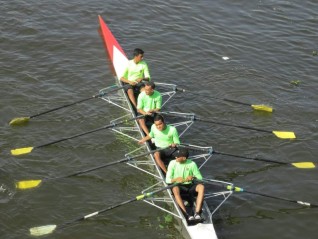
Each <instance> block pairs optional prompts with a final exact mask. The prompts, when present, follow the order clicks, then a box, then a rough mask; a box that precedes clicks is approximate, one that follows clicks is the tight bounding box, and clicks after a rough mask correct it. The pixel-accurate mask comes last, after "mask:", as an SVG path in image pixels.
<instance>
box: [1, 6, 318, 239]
mask: <svg viewBox="0 0 318 239" xmlns="http://www.w3.org/2000/svg"><path fill="white" fill-rule="evenodd" d="M0 3H1V15H0V20H1V25H0V29H1V38H0V42H1V53H0V56H1V57H0V64H1V68H0V76H1V77H0V83H1V87H0V95H1V100H0V109H1V111H0V112H1V114H0V115H1V117H0V125H1V130H0V135H1V140H0V152H1V157H0V167H1V168H0V238H5V239H11V238H12V239H13V238H29V236H28V229H29V228H30V227H34V226H39V225H45V224H58V225H59V224H61V223H64V222H66V221H69V220H71V219H74V218H77V217H80V216H83V215H85V214H87V213H90V212H93V211H96V210H100V209H102V208H105V207H108V206H110V205H113V204H116V203H119V202H122V201H125V200H127V199H129V198H131V197H133V196H135V195H137V194H139V193H140V191H141V190H142V189H143V188H144V187H145V186H146V185H147V183H148V182H149V181H150V178H149V177H148V176H145V174H143V173H142V172H137V171H136V170H135V169H133V168H130V167H128V166H126V165H117V166H114V167H111V168H108V169H105V170H100V171H96V172H94V173H90V174H88V175H86V176H81V177H73V178H69V179H65V180H60V181H54V182H53V181H52V182H47V183H46V184H45V185H44V184H43V185H42V187H40V188H38V189H35V190H30V191H22V192H21V191H16V190H15V189H14V182H15V181H17V180H22V179H38V178H44V177H57V176H61V175H65V174H69V173H72V172H75V171H78V170H83V169H86V168H90V167H92V166H97V165H100V164H103V163H105V162H111V161H114V160H118V159H121V158H123V156H124V155H125V153H127V148H128V147H127V145H126V142H123V141H122V140H121V139H120V137H118V136H116V135H115V134H114V133H113V132H111V131H101V132H98V133H96V134H92V135H87V136H83V137H82V138H77V139H74V140H70V141H65V142H63V143H60V144H56V145H54V146H53V145H52V146H50V147H45V148H41V149H38V150H35V151H34V152H32V153H31V154H28V155H25V156H21V157H14V156H11V155H10V149H12V148H19V147H25V146H35V145H40V144H43V143H45V142H49V141H52V140H55V139H59V138H62V137H65V136H71V135H73V134H78V133H81V132H85V131H88V130H91V129H93V128H97V127H100V126H103V125H105V124H108V123H109V121H110V120H112V119H114V118H116V117H119V116H120V115H121V114H122V111H121V110H119V109H117V108H115V107H112V106H109V105H108V104H106V103H105V102H103V101H98V100H92V101H88V102H86V103H83V104H81V105H78V106H74V107H69V108H66V109H63V110H60V111H57V112H55V113H51V114H47V115H45V116H42V117H39V118H37V119H34V120H32V121H31V122H30V123H29V124H28V125H26V126H24V127H10V126H9V125H8V122H9V121H10V120H11V119H12V118H14V117H17V116H28V115H31V114H35V113H37V112H41V111H43V110H47V109H50V108H52V107H56V106H59V105H63V104H66V103H69V102H73V101H75V100H79V99H82V98H86V97H89V96H90V95H93V94H96V93H97V92H98V90H99V89H101V88H104V87H107V86H109V85H112V84H113V83H114V78H113V76H112V72H111V70H110V69H109V68H108V65H107V61H106V54H105V50H104V46H103V44H102V41H101V39H100V37H99V35H98V31H97V30H98V19H97V16H98V15H102V16H103V18H104V19H105V21H106V22H107V24H108V25H109V26H110V28H111V30H112V31H113V33H114V35H115V36H116V38H117V39H118V41H119V43H120V44H121V45H122V47H123V49H124V50H125V51H126V52H127V54H128V55H129V54H130V52H131V51H132V49H134V48H135V47H141V48H143V49H144V50H145V52H146V54H145V59H146V60H147V62H148V64H149V67H150V70H151V74H152V77H153V79H154V80H156V81H162V82H168V83H176V84H178V85H180V86H182V87H184V88H186V89H189V91H192V92H193V93H195V94H196V95H194V94H190V92H189V93H184V94H182V95H178V96H177V97H175V98H174V100H173V101H171V104H170V106H169V109H170V110H174V111H182V112H194V113H196V114H197V115H198V116H200V117H204V118H207V119H214V120H217V121H220V122H227V123H234V124H237V125H240V124H242V125H248V126H251V127H256V128H261V129H268V130H282V131H294V132H295V133H296V135H297V139H296V140H281V139H278V138H276V137H275V136H274V135H272V134H264V133H261V132H254V131H248V130H243V129H238V128H230V127H224V126H220V125H209V124H203V123H200V122H196V123H195V125H194V126H193V127H192V128H191V129H190V130H189V131H188V132H187V133H186V134H185V135H184V139H183V140H184V141H185V142H189V143H193V144H200V145H212V146H213V147H214V148H215V149H216V150H218V151H223V152H229V153H233V154H239V155H247V156H253V157H256V156H260V157H264V158H268V159H273V160H280V161H284V162H299V161H309V162H315V163H316V162H317V153H318V150H317V139H318V133H317V123H318V114H317V109H318V107H317V104H318V96H317V91H316V90H317V87H318V80H317V63H318V56H317V55H315V54H313V51H318V45H317V42H318V41H317V39H318V34H317V25H318V5H317V3H316V2H315V1H299V0H298V1H256V2H252V1H244V0H240V1H207V0H205V1H201V0H199V1H180V2H175V1H164V2H163V1H128V0H126V1H110V0H107V1H98V0H95V1H89V2H87V1H47V0H46V1H33V0H31V1H0ZM224 56H227V57H229V60H223V58H222V57H224ZM293 81H294V82H297V81H299V82H298V83H299V84H298V85H297V86H296V85H293V84H291V82H293ZM209 95H211V96H216V97H219V98H230V99H236V100H239V101H243V102H249V103H251V104H252V103H253V104H254V103H255V104H258V103H263V104H269V105H272V106H273V107H274V108H275V111H274V113H272V114H268V113H260V112H253V111H252V110H251V109H250V108H249V107H246V106H240V105H236V104H232V103H229V102H223V101H216V100H215V99H212V98H211V97H209ZM131 144H132V145H130V146H129V147H134V145H133V144H134V143H133V142H131ZM203 174H204V175H206V177H210V178H218V179H222V180H225V181H231V182H233V183H235V184H236V185H238V186H241V187H244V188H246V189H249V190H250V191H257V192H263V193H267V194H270V195H274V196H279V197H285V198H288V199H293V200H302V201H309V202H312V203H316V204H318V199H317V198H318V193H317V190H316V188H317V184H318V183H317V179H318V176H317V169H313V170H305V169H296V168H294V167H288V166H279V167H270V164H266V163H262V162H256V161H250V160H243V159H237V158H231V157H221V156H214V158H213V159H212V160H211V162H210V163H209V164H208V165H207V167H206V168H205V169H204V170H203ZM317 216H318V211H317V209H306V208H302V207H301V206H298V205H297V204H293V203H288V202H283V201H279V200H273V199H268V198H264V197H258V196H255V195H254V196H253V195H248V194H244V193H242V194H235V195H233V197H231V199H230V200H229V201H228V202H227V203H226V204H224V205H223V207H222V208H221V209H220V210H219V212H218V213H217V214H216V215H215V216H214V219H215V226H216V230H217V233H218V235H219V238H220V239H229V238H235V239H241V238H242V239H243V238H244V239H246V238H258V239H263V238H264V239H265V238H278V237H279V238H288V239H296V238H297V239H298V238H306V239H314V238H317V236H316V235H317V233H316V230H315V229H316V227H317ZM165 218H166V214H165V213H162V212H160V211H158V210H157V209H155V208H151V207H150V206H148V205H145V204H143V203H141V202H138V203H135V204H134V205H131V206H130V207H129V206H128V207H121V208H118V209H116V210H112V211H110V212H109V213H106V214H104V215H102V216H98V217H95V218H94V219H92V220H90V221H87V222H83V223H79V224H76V225H74V226H72V227H69V228H65V230H61V231H58V232H56V233H55V234H52V235H51V236H49V237H48V238H63V239H64V238H65V239H66V238H78V239H84V238H94V239H99V238H181V236H180V235H179V233H178V230H177V229H176V228H175V227H174V222H170V220H165Z"/></svg>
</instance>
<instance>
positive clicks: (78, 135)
mask: <svg viewBox="0 0 318 239" xmlns="http://www.w3.org/2000/svg"><path fill="white" fill-rule="evenodd" d="M141 117H144V116H143V115H140V116H137V117H134V118H131V119H128V120H122V121H120V122H118V123H112V124H109V125H105V126H103V127H100V128H97V129H93V130H90V131H87V132H84V133H80V134H76V135H73V136H70V137H65V138H62V139H58V140H55V141H53V142H50V143H46V144H42V145H39V146H35V147H34V148H41V147H44V146H48V145H52V144H56V143H59V142H62V141H65V140H69V139H74V138H77V137H80V136H83V135H86V134H91V133H94V132H97V131H100V130H103V129H108V128H112V127H115V126H117V125H120V124H123V123H126V122H128V121H132V120H135V119H138V118H141Z"/></svg>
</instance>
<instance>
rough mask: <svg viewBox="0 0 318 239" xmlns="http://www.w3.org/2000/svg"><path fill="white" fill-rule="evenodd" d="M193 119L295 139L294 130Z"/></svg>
mask: <svg viewBox="0 0 318 239" xmlns="http://www.w3.org/2000/svg"><path fill="white" fill-rule="evenodd" d="M160 114H167V115H172V116H173V115H174V112H160ZM175 117H185V118H189V116H181V115H175ZM192 119H193V120H197V121H201V122H205V123H212V124H219V125H224V126H230V127H236V128H241V129H248V130H254V131H259V132H264V133H270V134H272V133H273V134H274V135H275V136H276V137H278V138H281V139H295V138H296V135H295V133H294V132H289V131H276V130H273V131H270V130H265V129H258V128H253V127H249V126H242V125H234V124H228V123H223V122H217V121H213V120H206V119H201V118H199V117H196V116H194V115H193V116H192Z"/></svg>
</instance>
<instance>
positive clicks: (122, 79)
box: [120, 77, 137, 85]
mask: <svg viewBox="0 0 318 239" xmlns="http://www.w3.org/2000/svg"><path fill="white" fill-rule="evenodd" d="M120 80H121V81H122V82H124V83H127V84H130V85H136V84H137V82H136V81H129V80H127V79H126V78H125V77H121V78H120Z"/></svg>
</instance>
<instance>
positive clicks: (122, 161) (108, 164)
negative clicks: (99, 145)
mask: <svg viewBox="0 0 318 239" xmlns="http://www.w3.org/2000/svg"><path fill="white" fill-rule="evenodd" d="M159 150H161V149H157V150H152V151H149V152H146V153H142V154H139V155H136V156H133V157H129V156H127V157H126V158H123V159H120V160H117V161H114V162H110V163H106V164H103V165H100V166H96V167H93V168H90V169H87V170H82V171H79V172H76V173H72V174H69V175H66V176H63V177H58V178H51V179H60V178H68V177H73V176H77V175H80V174H84V173H89V172H92V171H95V170H98V169H102V168H106V167H109V166H112V165H115V164H119V163H125V162H129V161H131V160H133V159H137V158H140V157H144V156H146V155H149V154H152V153H154V152H157V151H159Z"/></svg>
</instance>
